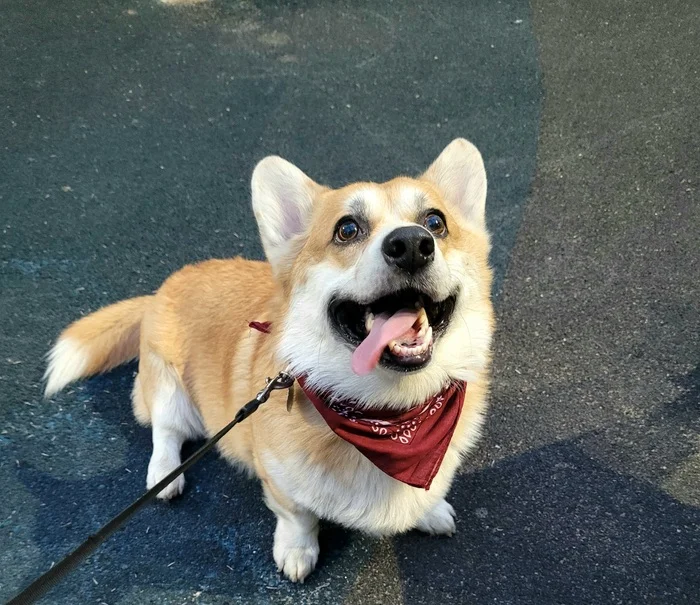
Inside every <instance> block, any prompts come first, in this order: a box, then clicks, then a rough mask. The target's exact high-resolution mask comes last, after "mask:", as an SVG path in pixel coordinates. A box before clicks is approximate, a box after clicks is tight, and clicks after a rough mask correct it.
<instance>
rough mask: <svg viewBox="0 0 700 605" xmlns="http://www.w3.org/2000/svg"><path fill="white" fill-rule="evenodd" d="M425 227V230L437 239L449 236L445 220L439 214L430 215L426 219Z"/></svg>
mask: <svg viewBox="0 0 700 605" xmlns="http://www.w3.org/2000/svg"><path fill="white" fill-rule="evenodd" d="M423 225H425V228H426V229H427V230H428V231H430V233H432V234H433V235H434V236H435V237H443V236H444V235H447V225H445V219H444V218H443V217H441V216H440V215H439V214H435V213H434V212H432V213H430V214H429V215H428V216H426V217H425V221H423Z"/></svg>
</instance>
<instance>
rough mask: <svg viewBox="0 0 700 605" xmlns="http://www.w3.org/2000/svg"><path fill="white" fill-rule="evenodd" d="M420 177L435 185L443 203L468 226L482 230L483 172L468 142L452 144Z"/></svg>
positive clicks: (484, 184) (484, 171)
mask: <svg viewBox="0 0 700 605" xmlns="http://www.w3.org/2000/svg"><path fill="white" fill-rule="evenodd" d="M421 178H423V179H425V180H428V181H430V182H431V183H433V184H434V185H437V187H438V189H439V190H440V192H441V193H442V195H443V196H445V201H446V202H447V203H448V204H449V205H451V206H452V207H453V208H455V209H456V210H457V211H458V212H459V213H460V214H461V215H462V216H463V217H464V218H465V219H466V220H467V222H468V223H469V224H471V225H473V226H475V227H478V228H480V229H486V216H485V210H486V170H485V168H484V161H483V160H482V159H481V154H480V153H479V150H478V149H477V148H476V147H474V145H472V144H471V143H470V142H469V141H467V140H466V139H455V140H454V141H452V142H451V143H450V144H449V145H448V146H447V147H445V149H444V150H443V151H442V153H441V154H440V155H439V156H438V157H437V159H436V160H435V161H434V162H433V163H432V164H431V165H430V168H428V170H426V171H425V173H424V174H423V176H422V177H421Z"/></svg>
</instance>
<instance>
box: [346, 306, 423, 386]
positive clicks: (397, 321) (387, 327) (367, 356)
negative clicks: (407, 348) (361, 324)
mask: <svg viewBox="0 0 700 605" xmlns="http://www.w3.org/2000/svg"><path fill="white" fill-rule="evenodd" d="M417 319H418V313H417V312H416V311H411V310H409V309H402V310H401V311H397V312H396V313H394V314H393V315H392V316H391V317H389V316H387V315H378V316H377V317H375V318H374V323H373V324H372V329H371V330H370V333H369V334H368V335H367V337H366V338H365V339H364V340H363V341H362V342H361V343H360V346H359V347H357V349H355V352H354V353H353V354H352V364H351V365H352V371H353V372H355V374H358V375H359V376H364V375H365V374H369V373H370V372H371V371H372V370H373V369H374V368H375V366H376V365H377V364H378V363H379V358H380V357H381V356H382V352H383V351H384V349H385V348H386V346H387V345H388V344H389V343H390V342H391V341H392V340H394V339H395V338H398V337H399V336H402V335H403V334H405V333H406V332H408V331H409V330H410V329H411V327H412V326H413V324H414V323H416V320H417Z"/></svg>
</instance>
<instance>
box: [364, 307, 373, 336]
mask: <svg viewBox="0 0 700 605" xmlns="http://www.w3.org/2000/svg"><path fill="white" fill-rule="evenodd" d="M373 324H374V313H372V312H367V315H366V316H365V330H367V333H368V334H369V332H370V331H371V330H372V325H373Z"/></svg>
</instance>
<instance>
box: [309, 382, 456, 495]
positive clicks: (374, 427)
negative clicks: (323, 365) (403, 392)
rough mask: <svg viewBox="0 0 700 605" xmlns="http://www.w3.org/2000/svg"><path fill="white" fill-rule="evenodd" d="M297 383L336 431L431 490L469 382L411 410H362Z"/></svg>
mask: <svg viewBox="0 0 700 605" xmlns="http://www.w3.org/2000/svg"><path fill="white" fill-rule="evenodd" d="M297 382H298V383H299V386H301V389H302V390H303V391H304V394H305V395H306V397H307V398H308V399H309V401H311V403H312V404H313V405H314V407H315V408H316V409H317V410H318V412H319V414H321V416H322V417H323V419H324V420H325V421H326V424H327V425H328V426H329V427H330V428H331V430H332V431H333V432H334V433H335V434H336V435H338V437H340V438H341V439H343V440H345V441H347V442H348V443H350V444H352V445H353V446H355V447H356V448H357V449H358V450H359V451H360V452H361V453H362V454H363V455H364V456H365V457H366V458H368V459H369V460H370V461H371V462H372V463H373V464H374V465H375V466H377V467H378V468H379V469H381V470H382V471H384V472H385V473H386V474H387V475H390V476H391V477H393V478H394V479H397V480H398V481H402V482H403V483H407V484H408V485H412V486H413V487H421V488H423V489H426V490H427V489H430V484H431V483H432V481H433V479H434V478H435V475H437V473H438V471H439V470H440V464H442V460H443V458H444V457H445V453H446V452H447V448H448V446H449V445H450V441H451V440H452V435H453V434H454V431H455V428H456V427H457V421H458V420H459V417H460V414H461V412H462V404H463V403H464V394H465V391H466V387H467V384H466V383H465V382H460V383H453V384H451V385H450V386H448V387H447V388H446V389H445V390H444V391H442V392H441V393H439V394H437V395H435V396H434V397H431V398H430V399H429V400H428V401H426V402H425V403H424V404H423V405H420V406H418V407H415V408H413V409H411V410H409V411H407V412H401V413H395V412H379V411H376V410H374V411H369V410H362V409H360V408H358V407H357V406H355V405H353V403H352V402H346V401H335V400H332V399H330V398H328V397H324V396H323V394H318V393H315V392H314V391H312V390H310V389H309V388H308V387H307V385H306V381H305V379H304V377H303V376H302V377H299V378H297Z"/></svg>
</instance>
